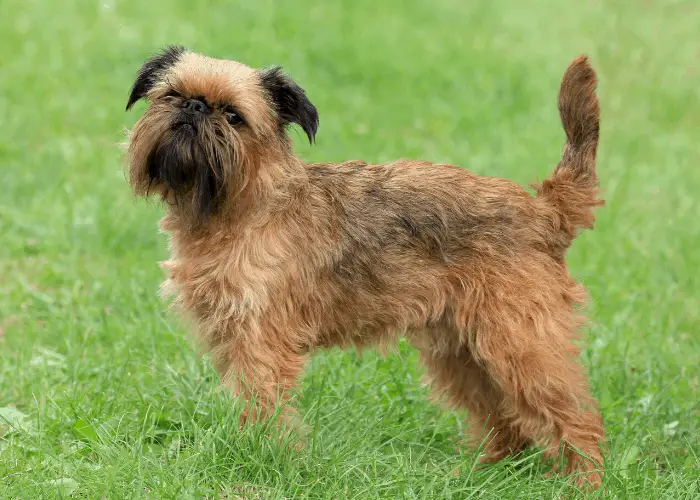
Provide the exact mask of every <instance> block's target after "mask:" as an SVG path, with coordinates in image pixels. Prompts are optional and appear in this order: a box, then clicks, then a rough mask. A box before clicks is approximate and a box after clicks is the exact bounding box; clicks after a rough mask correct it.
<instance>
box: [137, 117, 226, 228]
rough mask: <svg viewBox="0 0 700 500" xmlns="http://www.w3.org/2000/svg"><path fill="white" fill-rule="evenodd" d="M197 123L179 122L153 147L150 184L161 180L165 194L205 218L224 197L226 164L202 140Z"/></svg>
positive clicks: (174, 201)
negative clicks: (224, 167)
mask: <svg viewBox="0 0 700 500" xmlns="http://www.w3.org/2000/svg"><path fill="white" fill-rule="evenodd" d="M201 134H202V132H201V131H198V130H197V128H196V125H194V124H190V123H178V124H176V125H175V126H174V127H173V128H172V129H171V130H169V131H168V132H167V133H166V134H165V137H164V138H163V139H162V140H161V142H160V143H159V144H158V145H157V146H156V147H155V148H154V149H153V151H152V153H151V154H150V156H149V159H148V165H147V167H148V176H149V180H150V182H151V185H154V184H156V183H160V184H161V185H162V186H163V188H164V191H163V198H164V199H167V200H169V201H171V202H172V203H174V204H176V205H178V206H183V207H186V206H187V204H188V203H189V204H191V207H192V209H193V211H194V213H195V214H196V215H198V216H199V217H201V218H206V217H208V216H210V215H212V214H213V213H214V212H215V211H216V209H217V208H218V207H219V205H220V204H221V201H222V197H223V193H222V191H223V175H224V170H223V164H222V160H221V157H220V155H219V154H217V153H216V150H215V149H214V150H212V148H206V147H205V146H204V145H203V144H202V143H203V142H204V139H203V138H202V137H201Z"/></svg>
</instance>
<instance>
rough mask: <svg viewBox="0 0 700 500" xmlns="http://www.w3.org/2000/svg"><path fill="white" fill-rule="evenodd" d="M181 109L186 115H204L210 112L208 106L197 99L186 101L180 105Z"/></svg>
mask: <svg viewBox="0 0 700 500" xmlns="http://www.w3.org/2000/svg"><path fill="white" fill-rule="evenodd" d="M182 109H183V110H184V111H185V113H187V114H188V115H206V114H209V112H210V111H211V109H210V108H209V106H207V104H206V103H205V102H202V101H200V100H199V99H187V100H186V101H185V103H184V104H183V105H182Z"/></svg>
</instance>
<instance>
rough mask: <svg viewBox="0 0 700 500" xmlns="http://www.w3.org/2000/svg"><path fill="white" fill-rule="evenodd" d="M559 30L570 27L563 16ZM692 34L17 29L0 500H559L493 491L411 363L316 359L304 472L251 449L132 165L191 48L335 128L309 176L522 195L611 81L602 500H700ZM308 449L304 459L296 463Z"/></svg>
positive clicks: (519, 469)
mask: <svg viewBox="0 0 700 500" xmlns="http://www.w3.org/2000/svg"><path fill="white" fill-rule="evenodd" d="M564 4H566V5H564ZM698 23H700V10H698V7H697V5H696V2H694V1H693V0H686V1H671V0H665V1H663V0H660V1H658V2H645V1H641V0H630V1H629V2H622V1H620V0H618V1H604V2H576V3H574V2H556V1H554V0H548V1H545V0H540V1H536V0H527V1H524V2H518V1H516V0H474V1H471V2H463V1H460V0H433V1H431V2H417V1H413V2H402V3H400V4H399V3H397V2H389V1H384V0H374V1H370V0H355V1H352V2H351V1H346V2H327V1H320V0H315V1H307V2H303V3H302V2H273V1H272V0H256V1H255V2H252V1H249V2H224V1H223V0H208V1H200V2H189V1H187V2H186V1H184V0H177V1H174V2H164V1H162V0H155V1H153V2H150V3H147V2H137V1H133V0H129V1H126V0H124V1H122V0H120V1H116V0H100V1H91V2H87V1H75V2H47V1H38V0H27V1H21V2H20V1H19V0H3V1H2V3H0V47H1V49H0V50H1V51H2V57H1V58H0V61H1V63H0V117H2V119H1V120H0V138H2V139H0V186H2V193H1V194H0V235H1V236H0V420H2V421H0V498H62V497H74V498H114V499H117V498H140V497H145V498H183V499H184V498H282V497H286V498H293V497H302V496H303V497H304V498H363V499H364V498H379V497H381V498H470V497H483V498H551V497H568V496H570V495H574V494H578V493H577V492H576V491H575V490H574V489H573V488H572V487H571V486H569V484H568V483H566V482H564V481H563V480H561V479H557V478H553V479H551V478H550V479H548V478H544V477H542V474H541V473H542V470H543V468H544V466H543V465H541V464H540V461H539V457H538V455H537V452H536V451H533V452H532V453H529V454H528V455H526V456H525V457H522V458H519V459H517V461H509V462H508V461H507V462H504V463H501V464H498V465H496V466H492V467H488V468H483V469H477V468H475V456H476V455H475V452H474V451H470V450H467V449H464V448H460V447H459V446H458V444H459V440H460V437H461V435H462V431H463V422H464V415H460V414H457V413H453V412H443V411H440V410H439V409H437V408H436V407H434V406H432V405H431V404H430V403H428V402H427V401H426V399H425V396H426V390H425V389H424V388H423V387H422V386H421V384H420V371H419V368H418V364H417V359H416V355H415V353H414V352H413V351H411V349H410V348H408V347H407V346H405V345H401V346H400V349H399V352H398V353H397V354H395V355H392V356H389V357H388V358H386V359H384V358H382V357H380V356H378V355H375V354H372V353H370V354H368V355H366V356H363V357H359V356H357V355H356V354H355V353H353V352H338V351H331V352H328V353H323V354H320V355H318V356H316V357H314V359H313V361H312V362H311V365H310V367H309V370H308V372H307V375H306V376H305V378H304V380H303V381H302V384H301V385H302V391H300V393H299V396H298V401H297V402H296V403H295V404H296V405H297V406H298V407H299V408H300V409H301V412H302V415H303V416H304V418H305V419H306V421H307V422H308V423H309V424H310V425H311V427H312V428H313V429H314V432H313V435H312V439H311V442H310V445H309V446H307V447H306V448H304V449H303V450H301V451H294V452H291V451H288V447H285V443H284V442H280V440H278V439H274V438H269V437H268V436H267V434H268V432H267V430H266V429H265V428H264V426H253V427H250V428H246V429H245V430H243V431H240V430H239V429H238V428H237V426H236V425H235V423H236V421H237V417H236V412H237V409H236V408H237V407H236V405H235V404H234V402H233V401H232V399H231V398H230V397H229V396H228V395H227V394H226V393H223V392H220V391H218V390H217V378H216V375H215V373H214V371H213V369H212V367H211V366H210V364H209V362H208V361H207V359H206V357H204V358H202V357H198V356H197V353H196V351H195V349H194V348H193V346H192V343H191V342H190V340H189V338H188V336H187V333H186V331H185V330H184V329H183V328H182V327H181V326H180V325H179V323H178V321H177V320H176V319H175V318H172V317H169V316H167V315H166V314H165V313H164V309H165V306H164V304H163V303H161V302H160V300H159V299H158V297H157V286H158V284H159V282H160V280H161V277H162V275H161V271H160V269H159V268H158V266H157V264H156V262H157V261H158V260H162V259H163V258H165V256H166V249H165V240H164V238H163V237H162V235H158V234H157V231H156V222H157V220H158V218H159V216H160V214H161V208H160V207H158V206H157V205H156V204H153V203H152V204H148V203H143V202H137V201H135V200H133V199H132V197H131V195H130V193H129V191H128V188H127V186H126V183H125V180H124V175H123V173H122V170H121V163H120V162H121V158H120V155H121V152H120V150H119V148H118V146H117V143H118V142H119V141H121V140H122V139H123V137H124V135H123V129H124V128H126V127H129V126H131V125H132V124H133V122H134V121H135V120H136V119H137V116H138V115H139V113H140V112H141V111H142V110H143V107H142V106H141V107H139V108H138V109H137V110H136V112H132V113H130V114H125V113H124V112H123V108H124V106H125V104H126V98H127V92H128V88H129V86H130V85H131V83H132V81H133V77H134V74H135V71H136V70H137V68H138V66H139V64H140V63H141V62H142V60H143V59H144V58H145V57H146V56H147V55H148V54H149V53H150V52H152V51H153V50H155V49H156V48H158V47H159V46H161V45H164V44H166V43H183V44H186V45H188V46H191V47H193V48H194V49H196V50H198V51H201V52H205V53H207V54H211V55H214V56H218V57H227V58H233V59H238V60H242V61H244V62H246V63H248V64H250V65H253V66H258V67H260V66H266V65H271V64H275V63H281V64H283V65H284V66H285V67H286V68H287V69H288V70H289V71H290V72H291V73H292V74H293V75H294V76H295V77H296V78H297V80H298V81H299V83H300V84H301V85H302V86H304V87H305V88H306V89H307V91H308V93H309V95H310V97H311V98H312V100H313V101H314V102H315V104H316V105H317V106H318V108H319V111H320V115H321V129H320V133H319V136H318V144H317V145H316V146H315V147H314V148H310V147H309V146H308V145H305V144H304V141H303V140H301V134H299V136H300V137H299V140H298V141H297V144H298V152H299V154H300V155H302V156H303V157H305V158H307V159H309V160H318V161H321V160H324V161H334V160H344V159H351V158H361V159H364V160H367V161H372V162H380V161H385V160H390V159H395V158H398V157H408V158H426V159H430V160H434V161H445V162H451V163H456V164H459V165H462V166H464V167H465V168H469V169H471V170H473V171H476V172H479V173H482V174H487V175H495V176H504V177H508V178H511V179H513V180H516V181H518V182H521V183H523V184H527V183H529V182H531V181H533V180H536V179H541V178H542V177H544V176H546V175H548V173H549V171H550V170H551V168H552V167H553V165H554V164H555V163H556V161H557V158H558V155H559V151H560V147H561V145H562V142H563V134H562V132H561V130H560V127H559V123H558V117H557V114H556V108H555V95H556V91H557V87H558V83H559V79H560V77H561V74H562V72H563V70H564V68H565V67H566V65H567V64H568V62H569V61H570V60H571V59H572V58H573V57H575V56H576V55H578V54H579V53H581V52H586V53H588V54H589V55H590V56H591V57H592V61H593V64H594V65H595V66H596V68H597V69H598V71H599V72H600V77H601V86H600V95H601V105H602V110H603V122H602V145H601V151H600V161H599V171H600V176H601V181H602V184H603V186H604V188H605V191H606V197H607V199H608V206H607V207H606V208H605V209H603V210H602V211H601V212H600V213H599V219H598V225H597V228H596V230H595V231H594V232H588V233H586V234H584V235H582V236H581V237H580V238H579V240H578V241H577V242H576V244H575V245H574V248H573V249H572V251H571V253H570V267H571V270H572V272H573V273H574V274H575V275H576V276H577V277H578V278H579V279H581V280H582V281H584V282H585V284H586V285H587V287H588V288H589V290H590V292H591V294H592V297H593V303H592V304H591V307H590V312H591V317H592V320H593V324H592V326H591V328H590V330H589V332H588V339H589V345H588V347H587V349H586V350H585V354H584V361H585V363H586V366H587V367H588V369H589V371H590V373H591V381H592V386H593V391H594V393H595V395H596V397H597V398H598V399H599V400H600V405H601V409H602V412H603V416H604V418H605V421H606V425H607V431H608V435H609V443H608V448H609V451H608V453H607V456H606V461H607V464H606V465H607V469H608V473H607V475H606V476H605V492H604V493H603V492H602V491H599V492H598V493H597V495H598V497H600V498H602V497H606V498H608V497H609V498H634V499H639V498H653V499H661V498H669V499H671V498H672V499H681V498H698V497H699V496H700V473H699V472H698V471H700V442H699V441H698V437H697V436H698V435H699V429H698V421H699V420H700V411H699V410H700V409H699V407H698V379H699V377H700V370H699V369H698V360H699V359H700V312H699V310H700V308H699V304H700V272H698V271H699V270H700V252H698V247H699V246H700V224H699V223H698V220H700V202H699V201H698V193H700V168H699V164H700V154H699V153H698V144H699V143H700V119H699V118H698V117H699V116H700V71H699V70H698V61H699V60H700V59H699V57H700V49H698V44H697V26H698ZM290 439H293V438H290Z"/></svg>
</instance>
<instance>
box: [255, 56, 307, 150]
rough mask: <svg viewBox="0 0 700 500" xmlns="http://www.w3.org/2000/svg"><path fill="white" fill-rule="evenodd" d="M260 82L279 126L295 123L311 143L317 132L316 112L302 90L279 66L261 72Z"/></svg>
mask: <svg viewBox="0 0 700 500" xmlns="http://www.w3.org/2000/svg"><path fill="white" fill-rule="evenodd" d="M260 81H261V83H262V86H263V88H264V89H265V90H266V91H267V93H268V94H269V96H270V100H271V101H272V104H273V105H274V107H275V111H277V116H278V117H279V120H280V125H281V126H283V127H284V126H286V125H289V124H290V123H296V124H297V125H299V126H300V127H301V128H302V129H303V130H304V132H305V133H306V136H307V137H308V138H309V143H313V142H314V140H315V138H316V131H317V130H318V111H317V110H316V106H314V105H313V104H311V101H309V98H308V97H306V92H305V91H304V89H302V88H301V87H300V86H299V85H297V84H296V83H295V82H294V80H292V79H291V78H290V77H289V76H287V75H285V74H284V73H283V72H282V68H280V67H279V66H276V67H273V68H270V69H266V70H263V71H261V72H260Z"/></svg>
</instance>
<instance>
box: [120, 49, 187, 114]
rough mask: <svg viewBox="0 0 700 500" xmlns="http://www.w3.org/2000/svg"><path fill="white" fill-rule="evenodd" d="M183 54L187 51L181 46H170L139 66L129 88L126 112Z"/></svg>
mask: <svg viewBox="0 0 700 500" xmlns="http://www.w3.org/2000/svg"><path fill="white" fill-rule="evenodd" d="M185 52H187V49H185V47H182V46H181V45H170V46H168V47H166V48H165V49H163V50H162V51H160V52H158V53H157V54H154V55H153V56H151V58H150V59H149V60H148V61H146V62H145V63H144V64H143V66H141V69H140V70H139V72H138V75H137V76H136V81H135V82H134V85H132V87H131V95H130V96H129V102H128V103H127V105H126V109H127V111H128V110H130V109H131V107H132V106H133V105H134V103H135V102H136V101H138V100H139V99H141V98H143V97H145V96H146V94H148V92H149V91H150V90H151V89H152V88H153V87H154V85H155V84H156V83H158V80H159V79H160V78H162V77H163V75H164V74H165V72H166V71H167V70H168V68H170V67H171V66H172V65H173V64H175V63H176V62H177V61H178V59H180V57H181V56H182V54H184V53H185Z"/></svg>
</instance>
